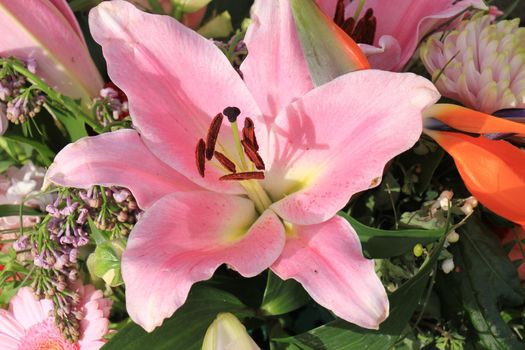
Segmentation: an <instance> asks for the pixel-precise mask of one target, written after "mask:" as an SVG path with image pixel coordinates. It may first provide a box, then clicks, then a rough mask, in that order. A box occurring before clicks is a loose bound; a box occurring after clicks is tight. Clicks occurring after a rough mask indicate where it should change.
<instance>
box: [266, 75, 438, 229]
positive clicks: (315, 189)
mask: <svg viewBox="0 0 525 350" xmlns="http://www.w3.org/2000/svg"><path fill="white" fill-rule="evenodd" d="M438 98H439V94H438V92H437V91H436V89H435V87H434V86H433V85H432V84H431V83H430V81H428V80H426V79H424V78H421V77H419V76H416V75H414V74H411V73H390V72H384V71H375V70H366V71H359V72H352V73H349V74H346V75H343V76H341V77H339V78H337V79H335V80H332V81H331V82H329V83H327V84H325V85H322V86H320V87H319V88H316V89H315V90H313V91H311V92H310V93H308V94H307V95H305V96H304V97H303V98H302V99H300V100H298V101H296V102H295V103H293V104H292V105H290V106H289V107H288V108H287V109H286V110H285V111H283V112H282V113H281V114H279V116H278V117H277V119H276V120H275V129H274V130H275V132H274V133H273V138H272V139H271V140H270V147H269V148H270V149H271V150H273V152H274V153H271V154H269V155H267V156H266V157H267V158H265V159H268V162H267V164H269V166H267V168H268V169H269V170H268V171H267V172H266V180H265V181H264V182H263V186H264V188H265V189H266V190H267V191H268V193H269V194H270V196H271V197H272V198H273V199H274V201H277V202H276V203H274V204H273V205H272V206H271V208H272V209H273V210H275V211H276V213H277V214H278V215H279V216H280V217H281V218H283V219H284V220H286V221H290V222H292V223H296V224H301V225H305V224H314V223H319V222H323V221H325V220H328V219H329V218H331V217H332V216H334V215H335V214H336V212H337V211H338V210H340V209H341V208H342V207H343V206H344V205H345V204H346V203H347V201H348V200H349V198H350V197H351V196H352V195H353V194H355V193H356V192H359V191H362V190H366V189H367V188H370V187H374V186H376V185H377V184H378V183H379V181H380V179H381V176H382V174H383V168H384V166H385V164H386V163H387V162H388V161H389V160H390V159H392V158H393V157H395V156H396V155H398V154H399V153H401V152H403V151H406V150H407V149H409V148H410V147H412V145H413V144H414V143H415V142H416V141H417V140H418V138H419V136H420V134H421V129H422V119H421V110H422V109H423V108H425V107H426V106H428V105H430V104H432V103H434V102H435V101H436V100H437V99H438ZM281 198H282V199H281ZM279 199H281V200H279Z"/></svg>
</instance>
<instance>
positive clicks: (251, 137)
mask: <svg viewBox="0 0 525 350" xmlns="http://www.w3.org/2000/svg"><path fill="white" fill-rule="evenodd" d="M242 137H243V139H244V140H245V141H248V142H250V143H251V144H252V146H253V148H254V149H255V150H256V151H258V150H259V145H258V144H257V138H255V126H254V124H253V120H252V119H251V118H245V119H244V127H243V128H242Z"/></svg>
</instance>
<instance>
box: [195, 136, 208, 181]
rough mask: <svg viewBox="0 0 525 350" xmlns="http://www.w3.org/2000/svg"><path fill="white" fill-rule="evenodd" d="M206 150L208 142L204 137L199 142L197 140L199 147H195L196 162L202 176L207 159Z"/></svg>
mask: <svg viewBox="0 0 525 350" xmlns="http://www.w3.org/2000/svg"><path fill="white" fill-rule="evenodd" d="M205 152H206V143H205V142H204V140H203V139H200V140H199V142H197V147H196V148H195V162H196V163H197V170H199V174H200V175H201V176H202V177H204V162H205V161H206V158H205V156H206V155H205Z"/></svg>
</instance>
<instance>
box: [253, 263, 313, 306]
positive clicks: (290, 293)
mask: <svg viewBox="0 0 525 350" xmlns="http://www.w3.org/2000/svg"><path fill="white" fill-rule="evenodd" d="M308 300H310V297H309V296H308V293H306V291H305V290H304V289H303V287H302V286H301V285H300V284H299V283H297V282H296V281H294V280H292V279H289V280H286V281H283V280H282V279H280V278H279V277H278V276H277V275H276V274H274V273H273V272H271V271H268V282H267V283H266V289H265V291H264V297H263V302H262V305H261V309H262V310H264V311H266V312H267V313H268V314H270V315H282V314H286V313H288V312H290V311H293V310H296V309H298V308H300V307H301V306H303V305H304V304H306V303H307V302H308Z"/></svg>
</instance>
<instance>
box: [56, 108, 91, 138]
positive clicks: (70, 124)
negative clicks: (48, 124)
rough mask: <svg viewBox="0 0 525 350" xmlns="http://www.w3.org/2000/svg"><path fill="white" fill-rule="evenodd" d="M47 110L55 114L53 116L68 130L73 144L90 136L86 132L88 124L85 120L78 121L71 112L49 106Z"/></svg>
mask: <svg viewBox="0 0 525 350" xmlns="http://www.w3.org/2000/svg"><path fill="white" fill-rule="evenodd" d="M47 108H48V110H49V113H51V114H53V116H55V117H56V119H58V120H59V121H60V122H61V123H62V125H63V126H64V127H65V128H66V131H67V133H68V134H69V138H70V139H71V142H75V141H76V140H78V139H80V138H82V137H85V136H88V133H87V131H86V124H85V123H84V121H83V120H81V119H78V118H76V117H75V116H74V115H72V114H71V113H70V112H67V111H64V110H62V109H60V108H57V107H55V106H52V105H49V104H48V105H47Z"/></svg>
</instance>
